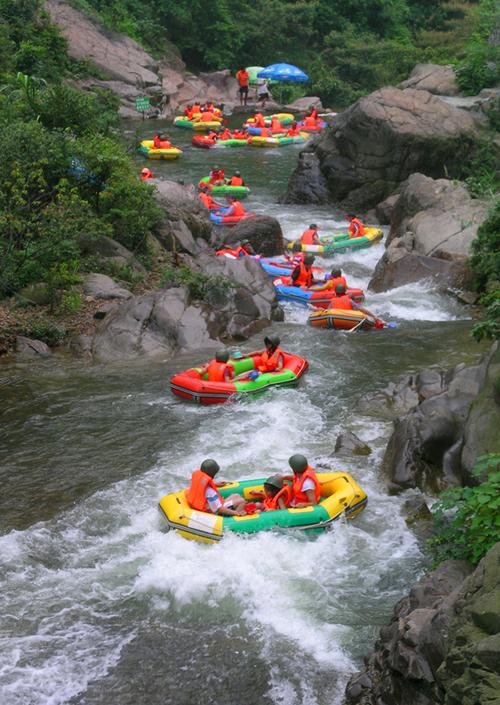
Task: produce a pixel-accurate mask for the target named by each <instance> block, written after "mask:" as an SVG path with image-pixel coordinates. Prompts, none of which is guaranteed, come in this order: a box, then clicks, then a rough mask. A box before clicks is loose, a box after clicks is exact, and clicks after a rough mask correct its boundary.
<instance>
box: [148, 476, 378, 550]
mask: <svg viewBox="0 0 500 705" xmlns="http://www.w3.org/2000/svg"><path fill="white" fill-rule="evenodd" d="M317 477H318V480H319V484H320V486H321V500H320V502H319V504H317V505H316V506H314V507H301V508H298V509H276V510H275V511H270V512H260V513H255V514H247V515H246V516H241V517H239V516H231V517H224V516H218V515H217V514H209V513H208V512H200V511H197V510H195V509H192V508H191V507H190V506H189V504H188V503H187V500H186V490H180V491H179V492H172V493H170V494H167V495H165V497H163V498H162V499H161V500H160V503H159V508H160V511H161V513H162V515H163V517H164V518H165V520H166V522H167V525H168V527H169V529H175V530H176V531H178V532H179V534H180V535H181V536H183V537H184V538H186V539H194V540H196V541H202V542H205V543H216V542H217V541H220V540H221V539H222V538H223V537H224V536H225V535H227V534H233V533H236V534H255V533H257V532H259V531H272V530H273V529H275V530H278V531H289V530H293V529H295V530H297V529H299V530H302V531H309V532H310V533H317V532H320V531H324V530H325V529H328V528H329V527H331V526H332V525H333V524H334V522H335V521H338V520H339V519H341V518H345V519H353V518H354V517H355V516H356V515H357V514H359V513H360V512H361V511H362V510H363V509H364V508H365V507H366V504H367V502H368V498H367V496H366V493H365V492H364V491H363V490H362V489H361V487H360V486H359V485H358V483H357V482H356V481H355V480H354V479H353V478H352V477H351V475H349V473H347V472H318V473H317ZM265 479H266V478H259V479H254V480H242V481H241V482H231V483H229V484H227V485H224V486H223V487H221V488H219V492H220V494H221V495H222V497H228V496H229V495H231V494H233V493H235V492H236V493H238V494H241V495H242V496H243V497H244V498H245V499H248V501H249V502H255V497H253V496H252V494H251V493H252V492H262V493H263V492H264V480H265Z"/></svg>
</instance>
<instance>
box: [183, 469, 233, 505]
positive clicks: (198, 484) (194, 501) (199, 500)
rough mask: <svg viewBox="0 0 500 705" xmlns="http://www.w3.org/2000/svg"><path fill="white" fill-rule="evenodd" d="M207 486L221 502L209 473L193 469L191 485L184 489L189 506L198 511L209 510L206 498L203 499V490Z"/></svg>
mask: <svg viewBox="0 0 500 705" xmlns="http://www.w3.org/2000/svg"><path fill="white" fill-rule="evenodd" d="M207 487H211V488H212V489H213V491H214V492H215V493H216V494H217V496H218V498H219V499H220V501H221V504H223V503H224V502H223V499H222V497H221V496H220V494H219V491H218V489H217V487H216V486H215V482H214V481H213V480H212V478H211V477H210V475H207V473H206V472H203V471H202V470H195V471H194V473H193V474H192V475H191V486H190V487H189V489H187V490H186V494H185V496H186V499H187V502H188V504H189V506H190V507H191V508H192V509H197V510H198V511H199V512H209V511H210V509H209V508H208V503H207V500H206V499H205V491H206V489H207Z"/></svg>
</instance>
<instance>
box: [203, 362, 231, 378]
mask: <svg viewBox="0 0 500 705" xmlns="http://www.w3.org/2000/svg"><path fill="white" fill-rule="evenodd" d="M227 370H229V372H230V373H231V375H230V376H232V372H233V367H232V365H228V364H227V363H226V362H217V360H212V361H211V362H210V363H209V365H208V381H209V382H227V379H226V371H227Z"/></svg>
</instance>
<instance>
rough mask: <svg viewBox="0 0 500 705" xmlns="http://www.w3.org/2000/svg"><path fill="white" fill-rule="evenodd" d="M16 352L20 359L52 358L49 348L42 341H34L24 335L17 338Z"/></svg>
mask: <svg viewBox="0 0 500 705" xmlns="http://www.w3.org/2000/svg"><path fill="white" fill-rule="evenodd" d="M16 352H17V354H18V355H19V356H20V357H38V358H40V357H50V355H51V354H52V353H51V351H50V348H49V346H48V345H47V344H46V343H44V342H43V341H42V340H33V339H32V338H26V337H25V336H24V335H18V336H17V338H16Z"/></svg>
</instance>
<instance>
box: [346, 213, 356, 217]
mask: <svg viewBox="0 0 500 705" xmlns="http://www.w3.org/2000/svg"><path fill="white" fill-rule="evenodd" d="M347 217H348V218H355V217H356V213H348V214H347Z"/></svg>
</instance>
